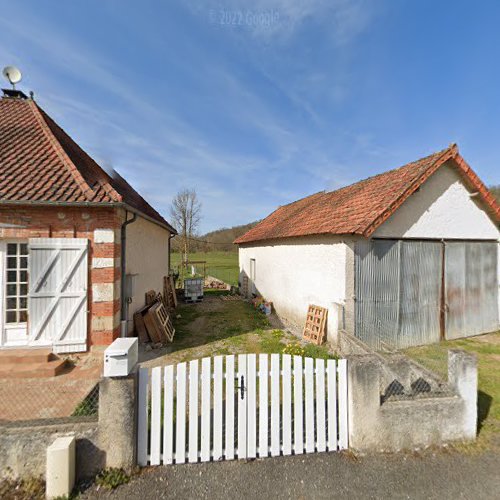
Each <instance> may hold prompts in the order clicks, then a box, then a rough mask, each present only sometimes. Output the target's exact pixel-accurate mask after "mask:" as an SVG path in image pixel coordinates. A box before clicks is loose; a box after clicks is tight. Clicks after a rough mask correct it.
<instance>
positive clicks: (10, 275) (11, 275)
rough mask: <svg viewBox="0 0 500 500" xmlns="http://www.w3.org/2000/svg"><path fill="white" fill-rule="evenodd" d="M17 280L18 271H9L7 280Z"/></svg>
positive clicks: (11, 281)
mask: <svg viewBox="0 0 500 500" xmlns="http://www.w3.org/2000/svg"><path fill="white" fill-rule="evenodd" d="M16 281H17V273H16V271H7V282H8V283H15V282H16Z"/></svg>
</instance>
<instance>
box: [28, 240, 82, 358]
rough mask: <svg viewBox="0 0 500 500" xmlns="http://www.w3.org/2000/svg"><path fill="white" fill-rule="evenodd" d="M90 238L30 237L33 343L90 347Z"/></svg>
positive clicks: (69, 348) (73, 348)
mask: <svg viewBox="0 0 500 500" xmlns="http://www.w3.org/2000/svg"><path fill="white" fill-rule="evenodd" d="M87 282H88V240H87V239H85V238H31V239H30V240H29V298H28V309H29V332H28V333H29V339H28V343H29V345H33V346H35V345H45V346H53V349H54V352H79V351H85V350H86V349H87Z"/></svg>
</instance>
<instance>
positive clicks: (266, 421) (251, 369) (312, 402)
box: [137, 354, 348, 466]
mask: <svg viewBox="0 0 500 500" xmlns="http://www.w3.org/2000/svg"><path fill="white" fill-rule="evenodd" d="M269 358H270V363H269ZM235 360H236V359H235V356H216V357H214V358H203V359H202V360H201V370H200V362H199V361H200V360H194V361H191V362H189V363H179V364H177V365H169V366H164V367H163V366H160V367H155V368H153V369H152V370H151V373H150V372H149V370H148V369H147V368H141V369H140V370H139V397H138V406H139V408H138V450H137V462H138V464H139V465H142V466H144V465H159V464H173V463H176V464H181V463H185V462H186V461H188V462H190V463H193V462H199V461H201V462H208V461H210V460H214V461H217V460H232V459H234V458H235V457H237V458H239V459H241V458H257V457H259V458H260V457H268V456H279V455H291V454H295V455H297V454H301V453H314V452H322V451H335V450H341V449H345V448H347V447H348V429H347V361H346V360H345V359H341V360H338V361H336V360H327V361H325V360H323V359H316V360H315V359H313V358H302V357H300V356H293V357H292V356H290V355H279V354H271V355H270V356H269V355H267V354H260V355H258V356H257V355H256V354H240V355H238V356H237V366H235ZM212 361H213V363H212ZM292 361H293V366H292Z"/></svg>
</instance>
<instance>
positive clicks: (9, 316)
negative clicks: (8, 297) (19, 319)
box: [5, 311, 16, 323]
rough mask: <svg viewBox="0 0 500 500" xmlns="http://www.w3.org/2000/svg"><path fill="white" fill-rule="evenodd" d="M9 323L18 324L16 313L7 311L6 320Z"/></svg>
mask: <svg viewBox="0 0 500 500" xmlns="http://www.w3.org/2000/svg"><path fill="white" fill-rule="evenodd" d="M5 320H6V322H7V323H15V322H16V311H7V317H6V318H5Z"/></svg>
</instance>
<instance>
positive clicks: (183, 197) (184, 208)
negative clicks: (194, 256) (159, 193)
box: [170, 189, 201, 262]
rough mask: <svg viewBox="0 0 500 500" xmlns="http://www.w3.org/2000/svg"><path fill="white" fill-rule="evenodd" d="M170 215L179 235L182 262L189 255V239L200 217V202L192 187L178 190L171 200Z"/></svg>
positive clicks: (196, 227)
mask: <svg viewBox="0 0 500 500" xmlns="http://www.w3.org/2000/svg"><path fill="white" fill-rule="evenodd" d="M170 215H171V217H172V222H173V223H174V225H175V228H176V229H177V231H178V232H179V235H180V237H181V243H182V248H183V250H184V262H187V260H188V255H189V241H190V239H191V238H193V236H194V235H195V233H196V230H197V229H198V226H199V224H200V219H201V203H200V201H199V200H198V195H197V194H196V191H195V190H194V189H183V190H182V191H179V192H178V193H177V194H176V195H175V198H174V199H173V201H172V206H171V207H170Z"/></svg>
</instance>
